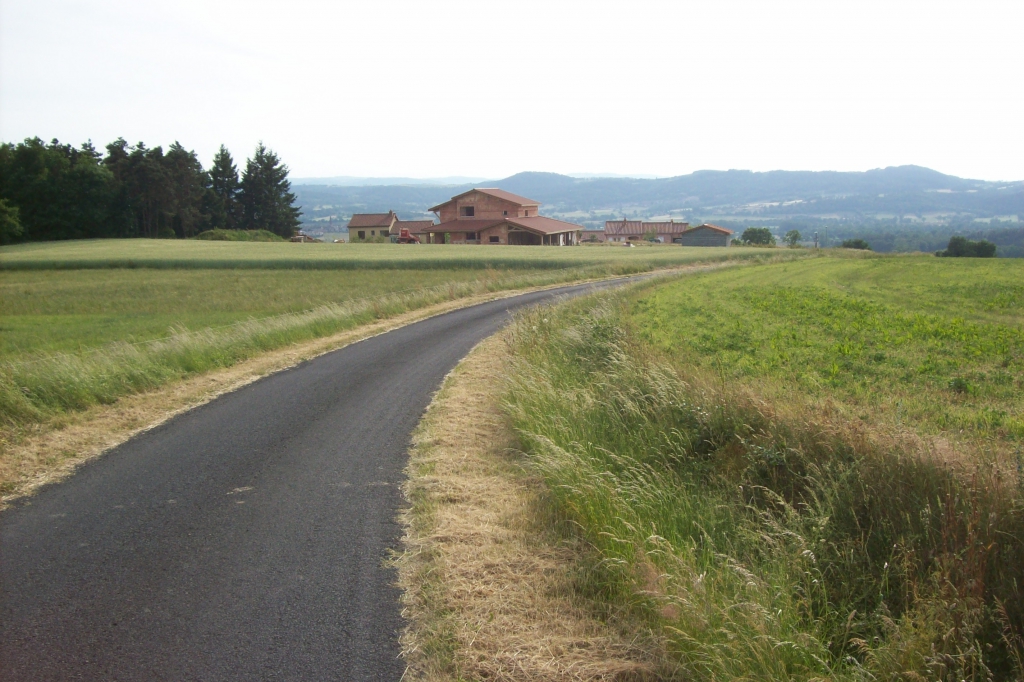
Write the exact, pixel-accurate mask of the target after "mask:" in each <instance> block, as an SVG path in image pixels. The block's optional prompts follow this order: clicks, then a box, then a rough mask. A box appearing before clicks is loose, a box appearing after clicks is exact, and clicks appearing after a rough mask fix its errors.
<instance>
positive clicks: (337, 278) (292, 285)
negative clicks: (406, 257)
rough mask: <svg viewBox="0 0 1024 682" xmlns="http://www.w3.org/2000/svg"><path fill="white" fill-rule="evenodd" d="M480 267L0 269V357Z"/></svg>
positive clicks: (399, 286)
mask: <svg viewBox="0 0 1024 682" xmlns="http://www.w3.org/2000/svg"><path fill="white" fill-rule="evenodd" d="M521 274H523V273H522V272H518V273H517V272H511V271H507V270H506V271H490V272H481V271H480V270H392V269H384V270H316V271H306V270H263V269H240V268H232V269H227V270H224V269H218V270H205V269H204V270H192V269H186V270H165V269H159V270H150V269H104V270H28V271H2V270H0V360H2V359H12V358H16V357H20V356H24V355H39V354H45V353H52V352H55V351H60V352H77V351H81V350H86V349H91V348H96V347H99V346H103V345H105V344H109V343H114V342H119V341H120V342H130V343H134V342H138V341H147V340H150V339H156V338H161V337H164V336H167V335H168V334H170V333H171V329H172V328H173V329H187V330H192V331H196V330H200V329H204V328H206V327H219V326H222V325H226V324H232V323H235V322H240V321H243V320H247V319H250V318H255V319H261V318H265V317H269V316H272V315H280V314H282V313H297V312H301V311H303V310H310V309H312V308H316V307H318V306H322V305H327V304H337V303H343V302H346V301H352V300H355V299H362V298H380V297H381V296H384V295H385V294H395V293H410V292H413V291H415V290H418V289H421V288H424V287H436V286H438V285H443V284H448V283H459V284H466V283H476V282H486V281H502V280H507V279H509V278H511V277H514V276H516V275H521Z"/></svg>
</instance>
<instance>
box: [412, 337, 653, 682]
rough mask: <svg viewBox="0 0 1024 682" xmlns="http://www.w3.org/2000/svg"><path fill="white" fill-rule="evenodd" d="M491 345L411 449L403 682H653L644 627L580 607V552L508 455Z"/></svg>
mask: <svg viewBox="0 0 1024 682" xmlns="http://www.w3.org/2000/svg"><path fill="white" fill-rule="evenodd" d="M505 357H506V353H505V348H504V342H503V340H502V338H501V337H500V336H498V337H493V338H491V339H489V340H488V341H485V342H484V343H483V344H481V345H480V346H478V347H477V349H476V350H474V351H473V353H472V354H470V356H469V357H467V358H466V360H464V361H463V362H462V363H461V364H460V365H459V366H458V368H457V369H456V370H455V371H454V372H453V373H452V374H451V375H450V376H449V378H448V380H447V381H446V382H445V385H444V387H443V388H442V390H441V391H440V393H439V394H438V396H437V398H436V399H435V401H434V403H433V404H432V406H431V408H430V410H429V411H428V413H427V415H426V417H425V418H424V420H423V422H422V423H421V425H420V427H419V429H418V431H417V433H416V436H415V441H414V443H415V444H414V447H413V449H412V452H411V457H410V462H409V468H408V472H409V478H408V482H407V483H406V488H405V492H406V495H407V496H408V499H409V500H410V503H411V506H410V507H409V509H408V510H407V511H406V512H405V514H404V515H403V518H402V520H403V522H404V523H405V526H406V536H405V542H404V546H405V551H404V553H403V554H402V555H401V556H400V557H399V558H398V560H397V564H398V567H399V575H400V583H401V586H402V587H403V589H404V595H405V596H404V604H405V615H406V617H407V618H408V620H409V628H408V630H407V631H406V633H405V635H404V636H403V638H402V644H403V648H404V655H405V657H406V660H407V661H408V664H409V671H408V675H407V679H409V678H411V679H419V680H428V681H431V682H434V681H441V680H482V679H486V680H640V679H649V678H650V679H653V678H654V677H655V676H656V669H655V666H654V664H653V663H652V661H653V660H655V657H654V656H653V655H652V652H653V651H655V650H656V649H657V648H658V645H657V643H656V641H655V639H654V638H653V637H652V636H651V634H650V632H649V631H648V630H646V629H643V628H640V629H638V630H634V631H633V632H632V634H626V633H624V632H622V631H619V630H616V629H614V628H613V627H611V626H610V625H608V624H606V623H603V622H601V621H599V620H598V619H597V618H595V617H594V615H593V612H591V611H589V610H588V607H587V605H586V604H585V603H583V602H581V601H579V600H578V599H576V598H574V596H573V594H574V590H573V583H574V581H575V580H576V576H575V566H576V559H577V555H578V553H579V552H580V551H581V549H580V546H579V545H576V544H573V543H572V542H571V541H569V540H567V539H566V536H564V535H560V534H559V533H558V531H557V528H558V526H559V524H558V523H557V520H556V519H555V518H554V516H553V514H552V508H551V506H550V504H549V501H548V500H547V498H546V494H545V492H544V486H543V484H542V482H541V481H540V480H539V479H537V478H536V477H534V476H531V475H530V474H529V473H528V472H527V471H526V470H524V469H523V468H522V467H521V466H520V463H519V461H518V459H517V457H516V455H514V454H513V452H514V451H513V449H512V448H513V447H514V446H515V438H514V436H513V434H512V431H511V428H510V425H509V422H508V420H507V418H506V417H505V416H504V414H503V412H502V409H501V405H500V400H501V393H502V387H503V381H502V377H503V374H504V372H505V360H504V358H505Z"/></svg>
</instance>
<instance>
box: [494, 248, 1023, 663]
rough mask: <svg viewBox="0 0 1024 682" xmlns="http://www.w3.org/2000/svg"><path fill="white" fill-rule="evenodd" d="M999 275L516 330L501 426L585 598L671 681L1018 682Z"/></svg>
mask: <svg viewBox="0 0 1024 682" xmlns="http://www.w3.org/2000/svg"><path fill="white" fill-rule="evenodd" d="M986 265H987V264H986ZM1013 265H1014V264H1012V263H1011V264H1010V265H1009V266H1004V265H1002V264H1001V263H1000V264H995V265H994V266H992V269H987V268H985V267H984V266H982V265H979V264H977V263H974V264H971V263H965V264H955V265H953V266H949V265H947V264H946V263H945V262H941V261H936V260H934V259H927V260H926V259H920V258H919V259H913V258H911V259H906V258H886V259H876V258H871V259H833V258H823V259H814V260H808V261H803V262H800V263H789V264H776V265H764V266H758V267H754V268H744V269H743V272H739V271H721V272H717V273H705V274H700V275H695V276H693V277H687V278H682V279H679V280H678V281H676V282H674V283H671V284H659V285H644V286H642V287H640V288H639V289H635V290H633V291H630V292H625V293H621V294H616V295H611V296H609V295H603V296H601V297H592V298H590V299H588V300H579V301H574V302H571V303H568V304H565V305H563V306H560V307H558V308H554V309H545V310H539V311H534V312H531V313H528V314H526V315H524V316H522V317H521V318H520V319H519V320H518V321H517V323H516V324H515V325H514V327H513V328H512V329H511V330H510V341H509V344H508V350H509V352H510V354H512V356H513V360H512V363H513V364H512V372H511V376H510V390H509V394H508V396H507V409H508V411H509V414H510V415H511V417H512V419H513V423H514V425H515V427H516V429H517V431H518V432H519V434H520V437H521V439H522V441H523V444H524V448H525V450H526V452H527V453H528V455H529V456H530V458H531V460H532V461H533V463H534V465H535V466H536V468H537V471H538V472H539V474H540V475H541V476H542V477H543V478H544V480H545V481H546V483H547V485H548V489H549V490H550V491H551V494H552V495H553V496H554V498H555V499H556V500H557V508H558V510H559V512H560V513H561V514H562V515H563V516H564V518H565V519H567V520H568V521H569V522H570V524H571V525H572V527H574V528H576V532H577V533H578V537H579V538H580V539H581V540H582V541H584V542H586V543H587V544H588V545H589V546H590V547H591V548H592V549H593V552H594V556H595V559H594V560H592V561H590V562H588V563H587V565H586V566H585V569H584V570H583V571H582V573H581V578H580V580H579V582H578V583H577V585H576V589H577V591H578V594H580V595H581V596H584V597H587V598H590V599H591V600H592V601H593V602H594V603H595V604H599V605H603V606H604V608H606V609H607V610H608V612H609V613H614V612H616V611H618V610H623V609H624V610H626V611H628V612H630V613H632V614H634V615H635V616H636V617H639V618H642V619H644V620H645V622H647V623H648V624H649V626H650V627H652V628H653V629H654V630H655V631H657V632H659V633H660V634H661V635H663V636H664V637H665V640H666V642H667V643H666V646H665V650H664V652H663V654H664V656H665V659H666V665H671V664H674V665H677V666H678V676H679V677H680V678H683V679H690V678H697V679H737V678H742V679H822V678H826V677H827V678H835V679H908V680H909V679H936V680H946V679H957V680H961V679H976V680H981V679H993V678H995V679H1010V678H1017V677H1019V676H1020V675H1021V674H1022V672H1024V670H1022V667H1021V662H1022V655H1024V648H1022V643H1024V641H1022V639H1021V633H1022V632H1024V595H1022V593H1021V590H1020V588H1019V586H1018V585H1019V583H1020V581H1021V580H1022V579H1024V568H1022V567H1024V483H1022V480H1021V474H1020V463H1019V462H1020V454H1019V453H1020V441H1019V438H1020V433H1019V431H1017V429H1016V428H1015V427H1014V426H1013V424H1015V423H1016V421H1015V420H1019V419H1020V416H1021V414H1020V404H1019V402H1017V401H1018V400H1019V393H1018V392H1013V391H1006V390H1004V389H1005V384H1003V383H1002V382H1001V380H995V381H989V379H990V378H991V377H993V376H994V375H996V376H998V372H1000V371H1003V370H1006V371H1007V372H1008V373H1010V374H1011V375H1016V376H1019V374H1017V372H1018V370H1019V364H1018V363H1019V362H1020V361H1021V357H1022V356H1021V354H1020V348H1021V346H1020V345H1019V343H1018V339H1019V338H1020V334H1021V318H1020V307H1019V294H1016V293H1015V292H1016V291H1018V289H1017V288H1015V287H1017V285H1016V284H1015V282H1019V279H1017V273H1016V272H1015V271H1014V272H1011V271H1007V270H1003V269H1002V268H1006V267H1011V268H1012V266H1013ZM960 268H964V269H966V270H960ZM951 269H952V270H951ZM910 273H912V276H910V277H908V276H907V275H908V274H910ZM908 289H913V292H914V296H908V295H907V290H908ZM965 298H966V299H968V300H974V301H978V302H981V301H989V302H992V303H993V305H992V306H991V307H987V306H986V305H972V306H970V307H967V306H964V305H962V304H960V303H958V302H959V301H962V300H964V299H965ZM1000 301H1003V302H1005V305H1003V304H1001V303H998V302H1000ZM886 334H888V336H886ZM879 353H882V354H884V357H883V358H881V359H876V357H875V356H876V355H877V354H879ZM836 357H838V358H839V360H838V361H837V364H838V365H839V370H838V371H833V367H832V365H831V362H825V361H826V360H829V359H831V358H836ZM922 358H930V359H931V361H930V362H924V361H923V360H922ZM1004 362H1005V363H1006V364H1004ZM908 369H911V370H912V371H908ZM951 372H955V374H951ZM956 377H966V378H967V381H968V383H969V385H970V386H974V387H975V388H974V390H973V391H972V390H960V387H959V386H960V385H959V384H958V383H957V382H954V381H953V379H954V378H956ZM993 410H998V411H1001V412H1002V413H1003V416H1002V418H1001V421H1000V422H998V423H996V422H994V421H992V420H986V419H978V418H976V416H977V415H978V414H981V413H985V411H988V412H991V411H993ZM953 414H959V415H961V416H963V418H956V419H951V418H948V417H944V416H943V415H953ZM964 415H966V416H964ZM971 415H974V416H973V417H971ZM862 416H863V417H864V418H862Z"/></svg>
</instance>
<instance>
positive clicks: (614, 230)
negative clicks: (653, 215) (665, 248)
mask: <svg viewBox="0 0 1024 682" xmlns="http://www.w3.org/2000/svg"><path fill="white" fill-rule="evenodd" d="M689 227H690V224H689V223H684V222H676V221H674V220H669V221H667V222H657V223H648V222H644V221H642V220H608V221H605V224H604V229H605V232H606V233H607V234H615V235H633V234H647V233H648V232H657V233H658V234H682V233H683V232H685V231H686V230H687V228H689Z"/></svg>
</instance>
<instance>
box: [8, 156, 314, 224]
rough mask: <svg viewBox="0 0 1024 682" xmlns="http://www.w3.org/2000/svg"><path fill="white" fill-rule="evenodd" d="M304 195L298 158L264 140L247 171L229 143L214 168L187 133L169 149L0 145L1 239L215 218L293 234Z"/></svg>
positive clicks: (203, 221)
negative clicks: (286, 160)
mask: <svg viewBox="0 0 1024 682" xmlns="http://www.w3.org/2000/svg"><path fill="white" fill-rule="evenodd" d="M294 202H295V195H294V194H292V192H291V183H290V182H289V181H288V167H287V166H285V165H284V164H283V163H281V160H280V159H279V158H278V157H277V155H276V154H274V152H272V151H270V150H269V149H267V148H266V146H265V145H264V144H263V143H262V142H261V143H260V144H259V145H258V146H257V147H256V151H255V152H254V154H253V156H252V157H251V158H249V159H248V160H247V161H246V163H245V170H244V171H243V172H242V173H241V176H239V172H238V168H237V167H236V166H235V162H234V159H232V158H231V153H230V152H229V151H228V150H227V149H226V148H225V147H224V146H223V145H221V148H220V150H219V151H218V152H217V154H216V156H214V159H213V164H212V166H211V167H210V169H209V170H205V169H204V168H203V165H202V163H200V161H199V158H198V157H197V156H196V153H195V152H194V151H188V150H186V149H185V148H184V147H182V146H181V145H180V144H179V143H178V142H175V143H174V144H172V145H170V147H168V149H167V151H166V152H164V150H163V148H161V147H153V148H149V147H147V146H146V145H145V144H143V143H142V142H139V143H138V144H136V145H133V146H132V145H129V144H128V143H127V142H125V140H124V139H118V140H116V141H114V142H111V143H110V144H108V145H107V147H106V154H101V153H100V152H99V151H97V150H96V149H95V147H93V145H92V143H91V142H86V143H85V144H83V145H81V146H80V147H73V146H71V145H68V144H61V143H60V142H58V141H57V140H53V141H51V142H50V143H49V144H47V143H44V142H43V141H42V140H40V139H39V138H32V139H27V140H25V141H24V142H21V143H19V144H12V143H7V144H3V145H0V243H7V242H12V241H44V240H54V239H82V238H98V237H150V238H154V237H162V238H173V237H178V238H188V237H193V236H195V235H196V234H198V233H200V232H203V231H205V230H210V229H215V228H222V229H245V230H269V231H271V232H273V233H275V234H278V235H281V236H283V237H290V236H292V235H293V234H294V232H295V230H296V228H297V227H298V226H299V215H300V211H299V209H298V208H296V207H295V205H294Z"/></svg>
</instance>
